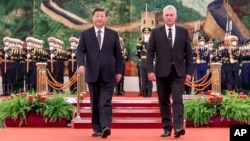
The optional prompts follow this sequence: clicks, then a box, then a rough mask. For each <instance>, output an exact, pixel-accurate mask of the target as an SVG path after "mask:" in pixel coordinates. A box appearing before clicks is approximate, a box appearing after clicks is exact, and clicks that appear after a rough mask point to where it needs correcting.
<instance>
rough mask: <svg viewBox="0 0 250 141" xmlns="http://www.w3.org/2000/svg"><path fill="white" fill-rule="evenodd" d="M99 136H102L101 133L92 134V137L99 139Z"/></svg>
mask: <svg viewBox="0 0 250 141" xmlns="http://www.w3.org/2000/svg"><path fill="white" fill-rule="evenodd" d="M99 136H101V133H100V132H93V133H92V137H99Z"/></svg>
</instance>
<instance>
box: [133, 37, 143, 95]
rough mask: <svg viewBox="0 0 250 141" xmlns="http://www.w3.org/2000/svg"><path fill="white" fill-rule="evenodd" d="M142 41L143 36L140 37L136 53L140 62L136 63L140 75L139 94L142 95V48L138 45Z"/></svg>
mask: <svg viewBox="0 0 250 141" xmlns="http://www.w3.org/2000/svg"><path fill="white" fill-rule="evenodd" d="M141 42H142V37H140V38H139V42H138V43H137V45H136V53H135V56H137V57H138V62H137V64H136V68H137V76H138V82H139V95H138V96H142V88H141V75H140V74H141V73H140V65H141V49H139V48H138V47H139V46H141Z"/></svg>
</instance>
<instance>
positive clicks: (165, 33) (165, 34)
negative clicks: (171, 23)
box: [160, 25, 169, 46]
mask: <svg viewBox="0 0 250 141" xmlns="http://www.w3.org/2000/svg"><path fill="white" fill-rule="evenodd" d="M160 31H161V36H162V37H163V39H164V42H165V43H166V44H167V46H169V43H168V37H167V32H166V29H165V26H164V25H163V26H162V27H161V29H160Z"/></svg>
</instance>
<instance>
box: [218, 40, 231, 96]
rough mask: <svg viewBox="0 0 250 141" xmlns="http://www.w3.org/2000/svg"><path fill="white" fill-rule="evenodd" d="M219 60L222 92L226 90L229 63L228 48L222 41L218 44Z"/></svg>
mask: <svg viewBox="0 0 250 141" xmlns="http://www.w3.org/2000/svg"><path fill="white" fill-rule="evenodd" d="M217 56H218V58H219V61H218V62H220V63H221V90H222V93H223V94H224V93H225V91H226V90H227V68H228V64H229V60H228V57H227V56H228V50H227V48H226V47H225V45H224V41H221V42H220V43H219V44H218V54H217Z"/></svg>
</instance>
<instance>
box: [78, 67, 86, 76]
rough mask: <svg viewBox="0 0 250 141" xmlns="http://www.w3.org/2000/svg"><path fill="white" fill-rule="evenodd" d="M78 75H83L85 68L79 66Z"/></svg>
mask: <svg viewBox="0 0 250 141" xmlns="http://www.w3.org/2000/svg"><path fill="white" fill-rule="evenodd" d="M78 73H81V74H84V73H85V67H84V66H80V67H79V68H78Z"/></svg>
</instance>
